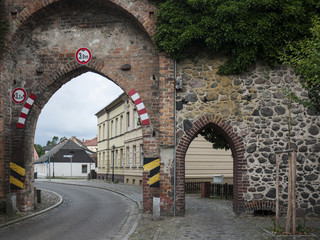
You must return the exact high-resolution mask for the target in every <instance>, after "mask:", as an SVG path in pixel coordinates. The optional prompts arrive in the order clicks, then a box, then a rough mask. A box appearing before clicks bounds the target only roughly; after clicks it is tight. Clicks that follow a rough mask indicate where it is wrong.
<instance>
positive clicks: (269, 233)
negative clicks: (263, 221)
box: [261, 227, 317, 240]
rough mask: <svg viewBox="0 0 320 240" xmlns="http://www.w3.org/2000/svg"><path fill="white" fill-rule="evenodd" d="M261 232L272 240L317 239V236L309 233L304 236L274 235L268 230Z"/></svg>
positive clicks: (263, 229)
mask: <svg viewBox="0 0 320 240" xmlns="http://www.w3.org/2000/svg"><path fill="white" fill-rule="evenodd" d="M261 230H262V231H264V232H265V233H267V234H268V235H269V236H271V237H273V238H274V239H279V240H280V239H281V240H282V239H299V238H303V239H315V237H317V235H315V234H313V233H310V234H306V235H276V234H274V233H272V232H270V231H269V230H267V229H265V228H262V227H261Z"/></svg>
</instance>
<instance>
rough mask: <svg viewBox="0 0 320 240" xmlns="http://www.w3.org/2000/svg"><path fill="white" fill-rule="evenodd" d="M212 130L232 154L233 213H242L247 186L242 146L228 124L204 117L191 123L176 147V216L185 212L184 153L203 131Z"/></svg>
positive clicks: (217, 118) (214, 118)
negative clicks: (222, 139) (223, 140)
mask: <svg viewBox="0 0 320 240" xmlns="http://www.w3.org/2000/svg"><path fill="white" fill-rule="evenodd" d="M208 128H210V129H214V130H215V131H216V132H217V133H218V134H219V135H220V137H223V138H224V139H225V140H226V141H225V143H227V145H228V146H229V148H230V150H231V152H232V158H233V174H232V175H233V211H234V212H235V213H236V214H240V213H241V212H243V211H244V199H243V193H245V191H246V188H247V186H248V181H247V180H246V177H245V163H244V151H245V150H244V149H245V148H244V146H243V143H242V139H241V138H240V137H239V136H237V135H236V134H235V133H234V132H233V130H232V127H231V126H230V125H229V122H224V121H223V119H221V118H219V117H216V116H204V117H201V118H199V119H198V120H197V121H195V122H193V123H192V127H191V128H190V129H189V130H188V131H186V132H185V134H184V135H183V136H182V137H181V138H180V140H179V143H178V146H177V159H176V160H177V176H178V178H177V194H176V195H177V196H176V214H177V215H183V214H184V211H185V182H186V169H185V162H186V153H187V151H188V148H189V146H190V144H191V142H192V141H193V140H194V139H195V138H196V137H197V136H198V135H199V134H200V133H201V132H203V130H205V129H208Z"/></svg>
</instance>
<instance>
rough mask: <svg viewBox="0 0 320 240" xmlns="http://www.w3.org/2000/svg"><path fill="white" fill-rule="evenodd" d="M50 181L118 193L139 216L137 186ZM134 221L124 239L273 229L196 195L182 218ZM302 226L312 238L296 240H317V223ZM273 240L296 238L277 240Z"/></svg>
mask: <svg viewBox="0 0 320 240" xmlns="http://www.w3.org/2000/svg"><path fill="white" fill-rule="evenodd" d="M37 181H39V180H37ZM40 181H41V180H40ZM44 181H49V180H44ZM51 181H52V182H58V183H67V184H76V185H86V186H93V187H98V188H104V189H108V190H111V191H115V192H118V193H121V194H123V195H125V196H127V197H129V198H131V199H132V200H134V201H135V202H137V203H138V205H139V209H140V213H141V209H142V187H141V186H133V185H126V184H112V183H107V182H105V181H100V180H90V181H88V180H65V179H54V180H51ZM49 199H50V198H49ZM49 201H50V200H49ZM52 201H53V198H52ZM134 221H135V224H134V226H135V227H134V228H131V229H129V228H128V229H127V230H128V232H129V231H130V233H129V234H128V235H127V236H128V237H129V236H130V237H129V239H130V240H150V239H151V240H161V239H165V240H170V239H175V240H180V239H181V240H184V239H190V240H191V239H197V240H200V239H210V240H211V239H213V240H219V239H223V240H233V239H236V240H242V239H245V240H247V239H250V240H251V239H254V240H256V239H257V240H260V239H261V240H264V239H275V238H274V237H271V236H270V235H269V234H267V233H266V232H265V231H263V230H262V228H264V229H267V228H270V227H272V226H273V223H272V218H271V217H254V216H252V215H248V214H244V215H241V216H236V215H235V214H234V213H233V211H232V202H231V201H227V200H221V199H205V198H200V196H199V195H187V196H186V213H185V216H184V217H161V219H160V220H157V221H153V220H152V216H150V215H147V214H143V215H142V217H141V219H140V218H139V217H137V219H135V220H134ZM306 225H307V226H310V227H312V228H313V233H314V235H313V236H311V237H307V238H305V237H304V238H301V237H299V238H298V239H320V219H311V220H308V221H307V224H306ZM282 226H284V223H282ZM131 233H132V234H131ZM130 234H131V235H130ZM277 239H296V238H294V237H291V238H289V237H278V238H277Z"/></svg>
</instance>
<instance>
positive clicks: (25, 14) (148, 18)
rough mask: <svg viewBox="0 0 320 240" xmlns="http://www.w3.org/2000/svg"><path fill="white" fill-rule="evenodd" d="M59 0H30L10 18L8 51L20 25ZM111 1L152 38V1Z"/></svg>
mask: <svg viewBox="0 0 320 240" xmlns="http://www.w3.org/2000/svg"><path fill="white" fill-rule="evenodd" d="M59 1H61V0H32V1H30V4H29V5H28V6H26V7H24V8H23V10H22V11H21V12H19V13H18V14H17V17H16V18H15V19H10V21H12V25H14V28H12V30H13V32H12V33H11V34H10V35H9V36H8V43H9V44H8V49H7V51H10V47H11V42H12V39H13V37H14V35H15V33H16V32H17V31H18V30H19V29H20V27H21V26H22V25H23V24H24V23H26V22H27V21H28V19H29V18H30V17H31V16H32V15H33V14H35V13H36V12H37V11H39V10H41V9H43V8H46V7H48V6H49V5H50V4H52V3H55V2H59ZM110 2H111V3H113V4H114V5H116V6H118V7H119V8H121V9H122V10H124V11H125V12H127V13H128V14H130V15H132V16H133V17H134V18H135V19H137V21H138V22H139V24H140V25H141V26H142V28H143V29H144V31H145V32H146V33H147V34H148V36H149V37H150V39H153V34H154V33H155V31H156V30H155V29H156V24H155V23H156V18H155V17H154V13H155V11H156V6H155V5H153V4H152V3H150V2H148V1H147V0H145V1H142V2H141V1H132V2H124V1H120V0H110Z"/></svg>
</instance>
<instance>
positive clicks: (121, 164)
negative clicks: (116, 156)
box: [120, 148, 123, 167]
mask: <svg viewBox="0 0 320 240" xmlns="http://www.w3.org/2000/svg"><path fill="white" fill-rule="evenodd" d="M120 167H123V149H122V148H121V149H120Z"/></svg>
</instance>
